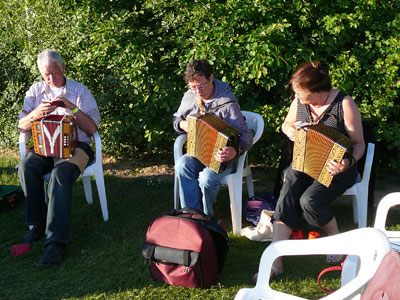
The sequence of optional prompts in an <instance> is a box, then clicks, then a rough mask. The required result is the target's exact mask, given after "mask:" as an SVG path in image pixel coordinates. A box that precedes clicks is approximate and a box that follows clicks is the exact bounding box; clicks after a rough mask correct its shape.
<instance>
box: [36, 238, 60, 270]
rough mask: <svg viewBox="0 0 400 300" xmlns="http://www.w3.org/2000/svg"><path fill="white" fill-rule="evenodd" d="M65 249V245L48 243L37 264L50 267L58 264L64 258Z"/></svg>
mask: <svg viewBox="0 0 400 300" xmlns="http://www.w3.org/2000/svg"><path fill="white" fill-rule="evenodd" d="M64 250H65V247H64V246H58V245H55V244H50V245H48V246H47V247H46V250H45V251H44V253H43V255H42V257H41V258H40V259H39V261H38V263H37V266H38V267H43V268H48V267H52V266H55V265H58V264H59V263H60V262H61V260H62V258H63V255H64Z"/></svg>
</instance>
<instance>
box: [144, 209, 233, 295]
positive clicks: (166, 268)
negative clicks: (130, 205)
mask: <svg viewBox="0 0 400 300" xmlns="http://www.w3.org/2000/svg"><path fill="white" fill-rule="evenodd" d="M228 249H229V240H228V235H227V233H226V229H225V225H224V223H223V221H222V220H220V219H218V218H215V217H212V216H207V215H205V214H203V213H202V212H201V211H198V210H195V209H192V208H188V207H185V208H182V209H181V210H178V211H176V210H173V211H171V212H168V213H166V214H164V215H162V216H160V217H157V218H155V219H154V220H153V221H152V222H151V223H150V225H149V227H148V229H147V234H146V240H145V242H144V244H143V247H142V254H143V256H144V257H145V259H146V260H147V261H148V262H149V266H150V273H151V275H152V277H153V278H154V279H156V280H158V281H161V282H165V283H168V284H170V285H175V286H183V287H190V288H192V287H198V288H208V287H210V286H211V285H212V284H214V283H215V282H216V281H217V280H218V278H219V275H220V273H221V271H222V267H223V265H224V263H225V259H226V255H227V252H228Z"/></svg>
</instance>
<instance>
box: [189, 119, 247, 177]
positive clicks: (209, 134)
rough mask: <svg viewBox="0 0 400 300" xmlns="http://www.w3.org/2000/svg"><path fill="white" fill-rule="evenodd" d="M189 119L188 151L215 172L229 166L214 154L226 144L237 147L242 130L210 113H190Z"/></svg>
mask: <svg viewBox="0 0 400 300" xmlns="http://www.w3.org/2000/svg"><path fill="white" fill-rule="evenodd" d="M187 121H188V125H189V131H188V138H187V140H188V141H187V153H188V154H189V155H191V156H194V157H196V158H197V159H198V160H200V161H201V162H202V163H203V164H204V165H205V166H207V167H209V168H210V169H211V170H213V171H214V172H216V173H219V172H222V171H223V170H224V169H225V168H226V167H227V163H221V162H219V161H217V160H215V158H214V156H215V154H216V153H217V152H218V150H219V149H222V148H224V147H226V146H232V147H234V148H236V149H237V147H238V145H239V138H240V130H238V129H236V128H235V127H233V126H231V125H230V124H229V123H228V122H226V121H224V120H222V119H221V118H219V117H217V116H215V115H212V114H209V113H205V114H203V113H198V114H195V115H190V116H188V118H187Z"/></svg>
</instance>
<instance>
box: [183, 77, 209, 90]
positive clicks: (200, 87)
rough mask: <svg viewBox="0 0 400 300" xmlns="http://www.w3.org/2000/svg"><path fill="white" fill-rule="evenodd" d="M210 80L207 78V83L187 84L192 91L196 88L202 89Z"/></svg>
mask: <svg viewBox="0 0 400 300" xmlns="http://www.w3.org/2000/svg"><path fill="white" fill-rule="evenodd" d="M209 82H210V81H209V80H207V83H205V84H199V85H191V84H190V83H189V84H188V87H189V88H190V89H191V90H193V91H196V90H204V89H205V88H206V87H207V86H208V83H209Z"/></svg>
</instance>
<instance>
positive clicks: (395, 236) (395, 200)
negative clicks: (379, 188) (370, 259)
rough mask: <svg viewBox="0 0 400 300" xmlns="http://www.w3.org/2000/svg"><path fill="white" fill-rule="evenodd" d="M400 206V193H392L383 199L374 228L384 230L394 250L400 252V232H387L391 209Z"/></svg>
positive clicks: (377, 211)
mask: <svg viewBox="0 0 400 300" xmlns="http://www.w3.org/2000/svg"><path fill="white" fill-rule="evenodd" d="M397 205H400V193H391V194H388V195H386V196H385V197H383V198H382V200H381V201H380V202H379V204H378V208H377V210H376V217H375V224H374V228H377V229H380V230H382V231H383V232H384V233H385V234H386V236H387V237H388V238H389V241H390V243H391V244H392V248H393V250H396V251H398V252H400V231H395V230H386V227H385V226H386V218H387V215H388V212H389V209H390V208H392V207H393V206H397Z"/></svg>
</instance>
